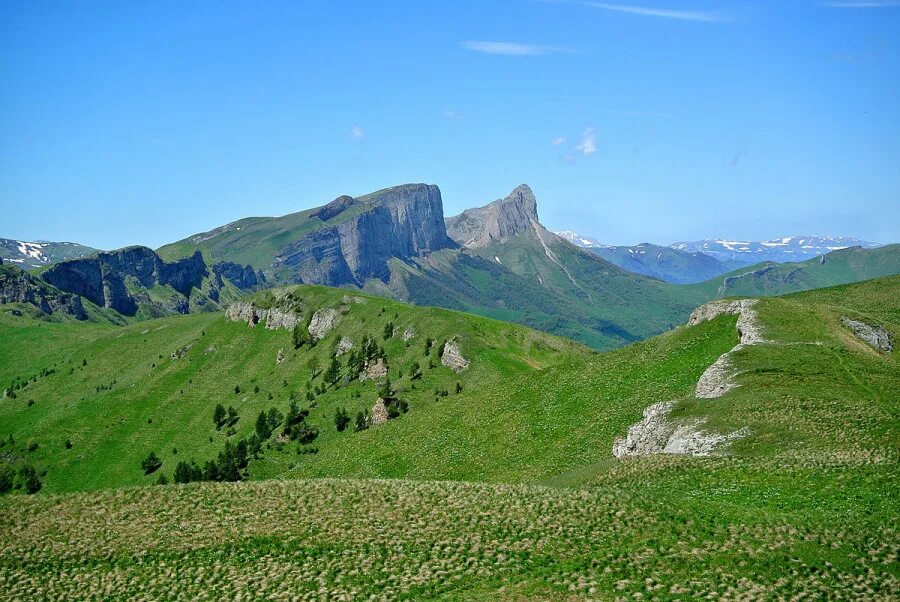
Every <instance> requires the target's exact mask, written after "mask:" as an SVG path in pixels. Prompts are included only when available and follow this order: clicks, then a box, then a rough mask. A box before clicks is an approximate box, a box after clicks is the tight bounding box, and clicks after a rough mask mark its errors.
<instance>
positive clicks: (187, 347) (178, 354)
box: [172, 343, 194, 360]
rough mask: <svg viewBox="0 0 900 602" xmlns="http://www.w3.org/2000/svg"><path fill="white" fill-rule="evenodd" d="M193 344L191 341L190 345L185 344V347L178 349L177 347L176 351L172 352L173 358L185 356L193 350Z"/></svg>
mask: <svg viewBox="0 0 900 602" xmlns="http://www.w3.org/2000/svg"><path fill="white" fill-rule="evenodd" d="M193 346H194V344H193V343H191V344H189V345H185V346H184V347H179V348H178V349H176V350H175V351H173V352H172V359H173V360H177V359H181V358H182V357H184V356H185V354H187V352H188V351H190V350H191V347H193Z"/></svg>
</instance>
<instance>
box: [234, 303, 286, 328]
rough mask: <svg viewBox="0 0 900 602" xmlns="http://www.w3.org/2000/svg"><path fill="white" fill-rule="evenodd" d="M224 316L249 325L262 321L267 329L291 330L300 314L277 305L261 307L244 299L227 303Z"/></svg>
mask: <svg viewBox="0 0 900 602" xmlns="http://www.w3.org/2000/svg"><path fill="white" fill-rule="evenodd" d="M225 317H226V318H228V319H229V320H231V321H232V322H245V323H246V324H247V325H248V326H251V327H253V326H256V325H257V324H259V323H260V322H264V323H265V327H266V329H268V330H277V329H284V330H293V329H294V326H296V325H297V324H298V323H299V322H300V316H299V315H298V314H297V313H296V312H294V311H292V310H286V309H281V308H278V307H272V308H269V309H262V308H259V307H256V306H255V305H253V304H252V303H247V302H244V301H238V302H237V303H232V304H231V305H229V306H228V309H227V310H225Z"/></svg>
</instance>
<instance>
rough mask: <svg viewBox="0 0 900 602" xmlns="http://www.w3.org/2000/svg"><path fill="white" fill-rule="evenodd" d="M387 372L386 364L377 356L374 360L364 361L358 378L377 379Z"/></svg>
mask: <svg viewBox="0 0 900 602" xmlns="http://www.w3.org/2000/svg"><path fill="white" fill-rule="evenodd" d="M387 374H388V366H387V364H386V363H385V361H384V359H382V358H378V360H377V361H374V362H366V365H365V367H364V368H363V371H362V372H361V373H360V374H359V380H378V379H380V378H384V377H385V376H387Z"/></svg>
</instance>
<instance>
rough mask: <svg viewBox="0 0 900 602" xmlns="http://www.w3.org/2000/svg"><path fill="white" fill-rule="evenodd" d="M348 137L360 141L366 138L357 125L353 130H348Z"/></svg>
mask: <svg viewBox="0 0 900 602" xmlns="http://www.w3.org/2000/svg"><path fill="white" fill-rule="evenodd" d="M350 137H351V138H354V139H356V140H362V139H363V138H365V137H366V135H365V133H363V129H362V128H361V127H359V126H358V125H354V126H353V129H352V130H350Z"/></svg>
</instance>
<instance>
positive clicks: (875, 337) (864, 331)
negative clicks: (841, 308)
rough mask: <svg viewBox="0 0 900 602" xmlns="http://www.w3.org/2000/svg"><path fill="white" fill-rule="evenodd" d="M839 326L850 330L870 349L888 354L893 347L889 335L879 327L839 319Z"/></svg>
mask: <svg viewBox="0 0 900 602" xmlns="http://www.w3.org/2000/svg"><path fill="white" fill-rule="evenodd" d="M841 324H843V325H844V327H845V328H847V329H848V330H850V332H852V333H853V334H854V335H856V338H858V339H860V340H862V341H865V342H866V343H868V344H869V345H871V346H872V347H874V348H876V349H880V350H881V351H886V352H888V353H890V352H891V351H892V350H893V349H894V347H893V345H891V335H890V334H889V333H888V331H887V330H885V329H884V328H882V327H881V326H872V325H871V324H866V323H865V322H860V321H859V320H851V319H850V318H847V317H841Z"/></svg>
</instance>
